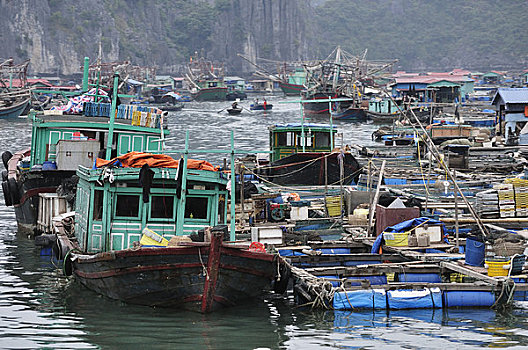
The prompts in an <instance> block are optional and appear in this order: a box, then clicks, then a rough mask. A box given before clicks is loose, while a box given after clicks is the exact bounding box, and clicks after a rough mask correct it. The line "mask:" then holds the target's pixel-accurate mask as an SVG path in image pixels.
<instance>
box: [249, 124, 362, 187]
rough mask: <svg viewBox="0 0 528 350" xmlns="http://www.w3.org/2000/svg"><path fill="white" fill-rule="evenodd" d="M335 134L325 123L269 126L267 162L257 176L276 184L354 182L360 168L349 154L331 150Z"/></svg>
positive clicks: (334, 129) (335, 131) (333, 129)
mask: <svg viewBox="0 0 528 350" xmlns="http://www.w3.org/2000/svg"><path fill="white" fill-rule="evenodd" d="M336 133H337V129H336V128H335V127H331V126H329V125H325V124H287V125H274V126H272V127H270V150H271V155H270V157H271V158H270V163H269V164H265V165H263V166H262V167H261V168H260V169H259V172H260V174H261V175H262V176H263V177H264V178H265V179H266V180H267V181H270V182H273V183H276V184H280V185H324V184H325V183H327V184H335V183H339V182H340V181H343V183H344V184H350V183H352V182H354V181H355V180H357V178H358V177H359V173H360V171H361V166H360V165H359V163H358V161H357V160H356V159H355V158H354V156H352V154H350V153H349V152H345V151H341V150H339V151H334V145H335V134H336ZM341 166H342V169H343V171H342V172H341Z"/></svg>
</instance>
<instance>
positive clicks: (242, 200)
mask: <svg viewBox="0 0 528 350" xmlns="http://www.w3.org/2000/svg"><path fill="white" fill-rule="evenodd" d="M239 176H240V208H241V209H242V213H241V214H240V227H244V215H245V212H244V209H245V208H244V164H240V175H239ZM235 188H236V187H235Z"/></svg>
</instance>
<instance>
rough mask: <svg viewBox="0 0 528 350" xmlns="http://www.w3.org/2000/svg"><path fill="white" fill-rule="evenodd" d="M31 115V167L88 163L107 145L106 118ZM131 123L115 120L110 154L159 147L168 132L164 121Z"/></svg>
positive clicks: (63, 167)
mask: <svg viewBox="0 0 528 350" xmlns="http://www.w3.org/2000/svg"><path fill="white" fill-rule="evenodd" d="M120 107H121V106H120ZM145 113H146V112H145ZM31 118H32V121H33V127H32V137H31V163H30V165H31V167H33V166H34V165H38V164H44V162H55V163H56V169H57V170H76V169H77V166H78V165H79V164H81V165H85V166H90V164H91V163H90V164H89V163H87V162H88V161H90V160H91V162H93V161H94V160H95V159H96V158H97V157H98V153H99V151H101V150H103V149H105V148H106V146H107V142H108V130H109V118H108V117H89V116H86V115H60V114H43V113H42V112H40V113H37V112H34V113H32V114H31ZM163 118H164V116H163ZM133 124H135V123H134V121H133V120H132V119H115V122H114V137H113V140H114V141H113V145H112V156H115V157H117V156H121V155H123V154H126V153H128V152H131V151H138V152H155V151H160V150H161V147H162V145H161V144H162V142H159V141H160V139H161V138H162V137H165V136H166V135H168V134H169V131H168V130H167V128H166V125H167V123H161V125H163V127H160V126H158V127H156V126H155V125H153V126H152V127H151V126H141V125H133Z"/></svg>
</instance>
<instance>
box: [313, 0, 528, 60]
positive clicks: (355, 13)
mask: <svg viewBox="0 0 528 350" xmlns="http://www.w3.org/2000/svg"><path fill="white" fill-rule="evenodd" d="M527 10H528V3H527V2H526V1H516V0H507V1H494V0H464V1H459V0H442V1H431V0H390V1H388V0H370V1H361V0H329V1H326V2H325V3H323V4H320V5H319V7H318V8H317V9H316V11H315V13H316V14H317V15H316V18H315V19H316V21H315V22H316V23H317V24H318V25H319V28H321V29H320V31H319V33H320V34H322V35H320V36H319V37H318V38H316V40H315V41H316V42H315V44H314V45H315V47H316V48H317V51H318V52H319V53H320V54H323V53H325V52H330V51H331V49H332V48H333V47H335V46H336V45H341V46H342V47H343V48H345V49H348V50H349V51H351V52H353V53H361V52H363V50H364V49H368V58H371V59H385V58H398V59H399V60H400V65H401V66H402V67H404V68H414V69H442V68H450V67H455V66H459V67H466V68H472V69H486V68H489V67H504V68H506V69H508V68H519V67H525V66H526V65H528V30H526V24H525V23H524V20H523V14H525V13H526V12H527Z"/></svg>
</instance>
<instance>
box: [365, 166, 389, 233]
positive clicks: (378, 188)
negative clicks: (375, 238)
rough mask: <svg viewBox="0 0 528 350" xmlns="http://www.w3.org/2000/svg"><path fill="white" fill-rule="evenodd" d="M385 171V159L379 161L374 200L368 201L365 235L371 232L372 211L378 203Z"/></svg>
mask: <svg viewBox="0 0 528 350" xmlns="http://www.w3.org/2000/svg"><path fill="white" fill-rule="evenodd" d="M384 171H385V160H383V163H381V169H380V174H379V179H378V187H377V188H376V194H375V195H374V201H373V202H372V203H370V207H369V222H368V228H367V230H368V231H367V236H371V234H372V224H373V222H374V212H375V211H376V205H378V199H379V194H380V188H381V181H382V180H383V172H384Z"/></svg>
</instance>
